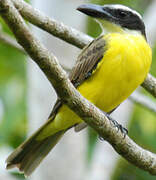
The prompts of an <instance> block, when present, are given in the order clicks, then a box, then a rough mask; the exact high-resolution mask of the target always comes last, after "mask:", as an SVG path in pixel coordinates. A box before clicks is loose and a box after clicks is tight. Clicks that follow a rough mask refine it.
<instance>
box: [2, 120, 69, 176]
mask: <svg viewBox="0 0 156 180" xmlns="http://www.w3.org/2000/svg"><path fill="white" fill-rule="evenodd" d="M47 124H48V123H46V124H45V125H44V126H42V127H41V128H40V129H39V130H38V131H37V132H36V133H35V134H33V135H32V136H31V137H30V138H29V139H28V140H26V141H25V142H24V143H23V144H21V145H20V146H19V147H18V148H17V149H16V150H15V151H14V152H13V153H12V154H11V155H10V156H9V157H8V158H7V160H6V163H7V167H6V168H7V169H11V168H14V167H17V168H19V170H20V171H22V172H23V173H24V175H25V176H29V175H30V174H31V173H32V172H33V171H34V170H35V169H36V168H37V166H38V165H39V164H40V163H41V161H42V160H43V159H44V157H45V156H46V155H47V154H48V153H49V151H50V150H51V149H52V148H53V147H54V146H55V145H56V144H57V142H58V141H59V139H60V138H61V137H62V135H63V134H64V133H65V131H66V130H61V131H58V132H56V133H54V134H52V135H50V136H48V137H46V138H44V139H41V140H40V139H39V140H38V138H36V137H37V136H38V135H39V134H40V132H41V131H42V130H43V129H44V128H45V126H46V125H47Z"/></svg>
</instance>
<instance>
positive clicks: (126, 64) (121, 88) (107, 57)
mask: <svg viewBox="0 0 156 180" xmlns="http://www.w3.org/2000/svg"><path fill="white" fill-rule="evenodd" d="M103 38H104V39H105V42H106V45H107V48H106V49H107V50H106V51H105V54H104V56H103V59H102V60H101V61H100V63H99V64H98V66H97V68H96V70H95V71H94V72H93V74H92V76H91V77H90V78H88V79H87V80H85V82H83V83H82V84H81V85H80V86H79V87H78V91H79V92H80V93H81V94H82V95H83V96H84V97H85V98H87V99H88V100H89V101H91V102H92V103H93V104H95V105H96V106H97V107H98V108H100V109H101V110H103V111H105V112H110V111H111V110H113V109H114V108H115V107H117V106H118V105H119V104H120V103H121V102H122V101H124V100H125V99H126V98H127V97H128V96H129V95H130V94H131V93H132V92H133V91H134V90H135V89H136V88H137V87H138V86H139V85H140V84H141V83H142V82H143V81H144V79H145V77H146V75H147V73H148V71H149V68H150V65H151V49H150V47H149V46H148V44H147V42H146V40H145V39H144V38H143V37H142V36H141V35H131V34H119V33H113V34H108V35H106V36H104V37H103ZM81 121H82V120H81V119H80V118H79V117H78V116H77V115H76V114H75V113H74V112H73V111H71V110H70V109H69V108H68V107H67V106H66V105H63V106H62V107H61V108H60V109H59V111H58V113H57V115H56V117H55V120H54V121H53V122H52V123H51V124H49V126H47V128H45V130H44V131H43V132H42V133H41V135H42V138H44V137H47V136H48V135H51V134H53V133H55V132H57V131H59V130H62V129H67V128H69V127H71V126H73V125H74V124H76V123H79V122H81Z"/></svg>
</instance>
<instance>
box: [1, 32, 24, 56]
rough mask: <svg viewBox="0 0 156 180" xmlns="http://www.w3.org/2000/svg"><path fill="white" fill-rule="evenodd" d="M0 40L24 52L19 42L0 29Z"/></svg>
mask: <svg viewBox="0 0 156 180" xmlns="http://www.w3.org/2000/svg"><path fill="white" fill-rule="evenodd" d="M0 41H1V42H3V43H5V44H7V45H10V46H11V47H14V48H15V49H17V50H19V51H20V52H22V53H24V54H26V52H25V51H24V49H23V48H22V47H21V46H20V45H19V44H17V42H16V41H15V40H14V39H13V38H11V37H10V36H8V35H7V34H5V33H3V32H2V31H1V30H0Z"/></svg>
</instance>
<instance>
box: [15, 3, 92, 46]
mask: <svg viewBox="0 0 156 180" xmlns="http://www.w3.org/2000/svg"><path fill="white" fill-rule="evenodd" d="M12 1H13V2H14V5H15V6H16V8H17V9H18V11H19V12H20V13H21V15H22V16H23V17H24V18H25V19H26V20H28V21H29V22H31V23H32V24H34V25H36V26H38V27H40V28H41V29H43V30H45V31H47V32H49V33H50V34H52V35H53V36H56V37H58V38H60V39H62V40H64V41H66V42H68V43H70V44H72V45H74V46H77V47H79V48H83V47H84V46H85V45H86V44H88V43H89V42H91V41H92V40H93V38H91V37H90V36H87V35H86V34H84V33H81V32H79V31H78V30H76V29H74V28H71V27H68V26H66V25H64V24H63V23H60V22H57V21H56V20H54V19H50V18H49V17H48V16H45V15H43V14H42V13H41V12H39V11H38V10H37V9H34V8H33V7H32V6H31V5H29V4H28V3H26V2H24V1H23V0H12Z"/></svg>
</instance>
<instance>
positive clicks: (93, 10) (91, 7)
mask: <svg viewBox="0 0 156 180" xmlns="http://www.w3.org/2000/svg"><path fill="white" fill-rule="evenodd" d="M77 10H78V11H80V12H82V13H84V14H86V15H88V16H91V17H94V18H100V19H105V20H109V19H110V18H111V14H110V13H109V12H108V8H105V7H104V6H99V5H95V4H84V5H80V6H79V7H78V8H77Z"/></svg>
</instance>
